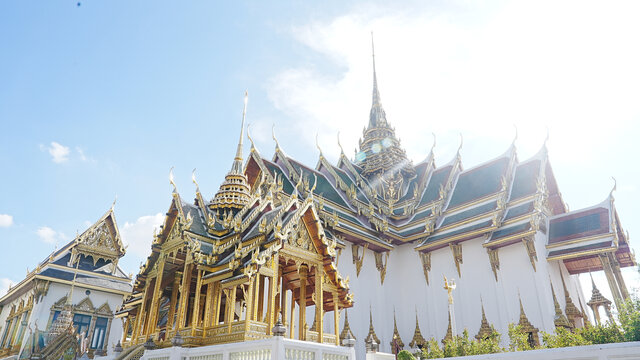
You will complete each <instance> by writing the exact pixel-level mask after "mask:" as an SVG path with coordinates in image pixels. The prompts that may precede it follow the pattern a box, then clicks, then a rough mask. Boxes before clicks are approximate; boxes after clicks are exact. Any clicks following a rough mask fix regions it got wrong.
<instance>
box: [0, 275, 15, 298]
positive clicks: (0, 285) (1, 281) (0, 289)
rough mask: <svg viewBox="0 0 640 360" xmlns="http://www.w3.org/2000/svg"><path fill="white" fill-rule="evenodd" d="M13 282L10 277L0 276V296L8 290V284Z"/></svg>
mask: <svg viewBox="0 0 640 360" xmlns="http://www.w3.org/2000/svg"><path fill="white" fill-rule="evenodd" d="M13 284H15V282H13V281H11V279H7V278H0V297H2V296H4V294H6V293H7V291H9V286H11V285H13Z"/></svg>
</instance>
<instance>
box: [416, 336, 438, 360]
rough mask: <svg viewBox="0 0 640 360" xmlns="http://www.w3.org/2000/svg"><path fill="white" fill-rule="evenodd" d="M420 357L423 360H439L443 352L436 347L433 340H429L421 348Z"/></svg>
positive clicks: (436, 343) (435, 342)
mask: <svg viewBox="0 0 640 360" xmlns="http://www.w3.org/2000/svg"><path fill="white" fill-rule="evenodd" d="M420 357H421V358H423V359H440V358H443V357H444V352H443V351H442V349H441V348H440V346H439V345H438V342H437V341H436V340H435V339H434V338H431V340H429V341H428V342H427V343H426V344H425V346H424V347H423V348H422V355H421V356H420Z"/></svg>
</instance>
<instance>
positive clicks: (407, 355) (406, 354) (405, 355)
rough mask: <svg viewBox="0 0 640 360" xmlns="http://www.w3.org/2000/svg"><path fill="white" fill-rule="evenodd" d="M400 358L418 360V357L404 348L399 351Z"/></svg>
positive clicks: (400, 359)
mask: <svg viewBox="0 0 640 360" xmlns="http://www.w3.org/2000/svg"><path fill="white" fill-rule="evenodd" d="M398 360H416V358H415V357H413V355H412V354H411V353H410V352H408V351H407V350H402V351H400V352H399V353H398Z"/></svg>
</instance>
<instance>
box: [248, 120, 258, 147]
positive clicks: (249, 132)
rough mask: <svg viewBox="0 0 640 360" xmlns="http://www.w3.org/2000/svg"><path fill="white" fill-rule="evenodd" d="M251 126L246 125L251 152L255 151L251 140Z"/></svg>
mask: <svg viewBox="0 0 640 360" xmlns="http://www.w3.org/2000/svg"><path fill="white" fill-rule="evenodd" d="M250 129H251V124H247V138H248V139H249V142H250V143H251V152H254V151H256V145H255V144H254V143H253V138H251V131H250Z"/></svg>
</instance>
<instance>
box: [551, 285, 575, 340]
mask: <svg viewBox="0 0 640 360" xmlns="http://www.w3.org/2000/svg"><path fill="white" fill-rule="evenodd" d="M549 284H550V285H551V295H552V296H553V307H554V309H555V311H556V314H555V317H554V318H553V324H554V325H555V326H556V327H563V328H571V324H570V323H569V320H567V317H566V316H564V314H563V313H562V309H561V308H560V304H559V303H558V298H556V292H555V291H554V290H553V282H551V278H549Z"/></svg>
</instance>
